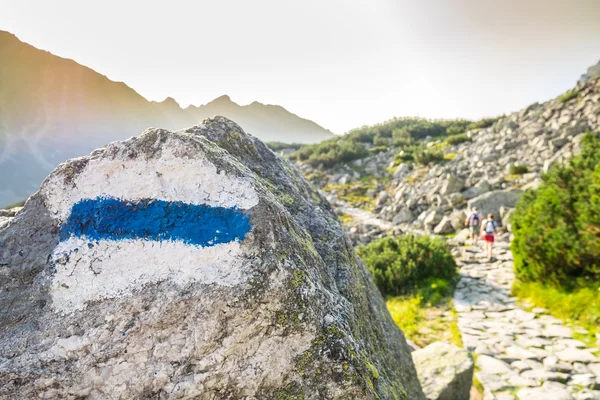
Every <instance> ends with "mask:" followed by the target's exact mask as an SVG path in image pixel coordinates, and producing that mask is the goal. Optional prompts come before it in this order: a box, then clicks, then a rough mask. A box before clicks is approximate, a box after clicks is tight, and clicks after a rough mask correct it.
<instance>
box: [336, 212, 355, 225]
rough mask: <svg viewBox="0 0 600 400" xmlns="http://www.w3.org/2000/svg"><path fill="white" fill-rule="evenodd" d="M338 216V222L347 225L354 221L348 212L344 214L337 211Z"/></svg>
mask: <svg viewBox="0 0 600 400" xmlns="http://www.w3.org/2000/svg"><path fill="white" fill-rule="evenodd" d="M338 218H339V219H340V222H341V223H342V225H345V226H348V225H350V224H351V223H352V221H354V217H353V216H352V215H350V214H346V213H344V212H341V211H340V212H338Z"/></svg>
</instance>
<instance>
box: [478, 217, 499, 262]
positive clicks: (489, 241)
mask: <svg viewBox="0 0 600 400" xmlns="http://www.w3.org/2000/svg"><path fill="white" fill-rule="evenodd" d="M481 236H482V237H483V240H485V252H486V254H487V257H488V259H489V260H490V261H492V247H493V246H494V237H495V236H496V221H494V214H491V213H490V214H488V215H487V218H486V219H484V220H483V221H482V222H481Z"/></svg>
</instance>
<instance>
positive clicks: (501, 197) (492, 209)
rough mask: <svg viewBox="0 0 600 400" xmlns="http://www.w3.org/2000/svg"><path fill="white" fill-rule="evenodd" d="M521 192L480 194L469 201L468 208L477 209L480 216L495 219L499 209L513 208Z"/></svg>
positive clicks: (498, 191)
mask: <svg viewBox="0 0 600 400" xmlns="http://www.w3.org/2000/svg"><path fill="white" fill-rule="evenodd" d="M522 193H523V192H522V191H521V190H519V189H508V190H497V191H494V192H489V193H485V194H482V195H481V196H478V197H475V198H474V199H471V200H469V203H468V204H469V208H472V207H477V209H478V210H479V212H480V214H481V215H483V216H485V215H487V214H488V213H492V214H494V216H495V217H496V219H497V220H498V219H499V216H500V207H508V208H513V207H514V206H515V205H516V204H517V201H518V200H519V198H521V194H522Z"/></svg>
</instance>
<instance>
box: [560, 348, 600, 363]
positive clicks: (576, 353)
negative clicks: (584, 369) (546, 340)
mask: <svg viewBox="0 0 600 400" xmlns="http://www.w3.org/2000/svg"><path fill="white" fill-rule="evenodd" d="M556 356H557V357H558V359H559V360H561V361H565V362H575V361H577V362H583V363H589V362H599V361H600V359H598V357H596V356H595V355H593V354H592V353H591V352H590V351H588V350H581V349H573V348H569V349H566V350H563V351H559V352H557V353H556Z"/></svg>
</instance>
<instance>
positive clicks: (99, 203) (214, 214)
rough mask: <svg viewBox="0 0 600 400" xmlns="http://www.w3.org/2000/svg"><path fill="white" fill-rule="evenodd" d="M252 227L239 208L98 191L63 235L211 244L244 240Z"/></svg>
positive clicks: (74, 214)
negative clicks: (124, 196) (121, 196)
mask: <svg viewBox="0 0 600 400" xmlns="http://www.w3.org/2000/svg"><path fill="white" fill-rule="evenodd" d="M249 231H250V221H249V217H248V216H247V215H246V214H244V212H242V211H241V210H237V209H236V208H226V207H218V206H210V205H205V204H200V205H196V204H186V203H183V202H180V201H175V202H167V201H164V200H152V199H144V200H139V201H126V200H122V199H116V198H112V197H97V198H95V199H87V200H81V201H80V202H78V203H76V204H74V205H73V207H72V209H71V214H70V215H69V218H68V219H67V221H66V222H65V223H64V224H63V225H62V227H61V233H60V237H61V240H67V239H69V238H70V237H71V236H77V237H86V238H87V239H88V240H90V241H98V240H126V239H131V240H134V239H137V240H154V241H165V240H167V241H180V242H183V243H185V244H189V245H196V246H202V247H208V246H214V245H217V244H221V243H229V242H232V241H239V240H244V238H245V236H246V234H247V233H248V232H249Z"/></svg>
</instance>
